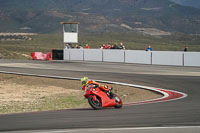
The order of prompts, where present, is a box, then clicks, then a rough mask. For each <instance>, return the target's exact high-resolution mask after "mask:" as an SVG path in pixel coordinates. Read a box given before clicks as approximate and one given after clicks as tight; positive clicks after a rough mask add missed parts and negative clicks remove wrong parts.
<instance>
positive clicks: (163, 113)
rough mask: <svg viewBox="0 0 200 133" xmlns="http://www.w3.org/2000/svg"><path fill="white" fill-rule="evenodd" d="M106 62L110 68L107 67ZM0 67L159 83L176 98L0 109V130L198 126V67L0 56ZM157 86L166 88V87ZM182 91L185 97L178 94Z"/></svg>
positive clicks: (31, 71)
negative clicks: (115, 105)
mask: <svg viewBox="0 0 200 133" xmlns="http://www.w3.org/2000/svg"><path fill="white" fill-rule="evenodd" d="M1 65H2V66H1ZM12 65H13V66H12ZM83 68H84V69H83ZM85 68H87V69H85ZM105 68H108V69H109V68H110V70H109V72H107V70H105ZM111 68H112V69H111ZM147 69H148V71H147ZM0 70H1V71H9V72H19V73H30V74H40V75H53V76H63V77H64V76H67V77H76V78H80V77H83V76H88V77H91V78H92V79H104V80H106V81H117V82H123V83H127V84H132V83H134V84H140V85H141V84H142V85H145V86H156V87H152V88H157V87H158V88H157V90H158V91H163V92H165V93H167V94H168V97H165V98H164V100H169V99H170V98H176V99H179V100H175V101H174V100H173V101H169V102H160V101H159V103H155V104H142V105H140V106H134V104H132V105H133V106H126V107H123V108H122V109H119V110H116V109H104V110H101V111H94V110H91V109H82V110H61V111H51V112H36V113H25V114H10V115H0V131H22V130H25V131H33V130H48V131H50V130H52V129H54V130H55V129H73V130H74V129H88V128H106V129H107V128H139V127H163V128H164V127H179V126H180V127H184V128H185V127H189V126H191V127H195V128H192V130H193V131H194V132H195V133H196V132H198V131H199V128H198V126H199V125H200V116H199V114H200V105H199V102H200V99H199V94H200V90H199V84H200V82H199V81H200V76H199V73H200V68H194V67H170V66H149V65H135V64H120V63H82V62H65V63H63V62H42V61H41V62H33V61H19V60H16V61H15V60H12V61H10V60H0ZM149 71H151V73H149ZM165 73H166V74H165ZM159 88H167V89H170V90H163V89H159ZM179 92H184V93H179ZM185 93H187V94H188V97H186V96H187V95H185ZM181 97H185V98H184V99H180V98H181ZM154 102H155V101H154ZM156 102H157V101H156ZM145 103H146V102H145ZM190 129H191V128H190ZM194 129H195V130H194ZM170 130H171V129H170ZM174 131H175V129H174ZM185 131H186V130H185ZM166 132H167V131H166Z"/></svg>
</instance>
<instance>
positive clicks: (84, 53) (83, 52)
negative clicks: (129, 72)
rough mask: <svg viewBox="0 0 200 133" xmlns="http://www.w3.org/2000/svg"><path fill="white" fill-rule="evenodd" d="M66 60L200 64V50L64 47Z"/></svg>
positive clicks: (177, 64) (179, 64) (176, 64)
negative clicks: (150, 50) (151, 50)
mask: <svg viewBox="0 0 200 133" xmlns="http://www.w3.org/2000/svg"><path fill="white" fill-rule="evenodd" d="M64 60H66V61H98V62H120V63H136V64H153V65H173V66H200V52H175V51H153V52H149V51H148V52H146V51H141V50H102V49H64Z"/></svg>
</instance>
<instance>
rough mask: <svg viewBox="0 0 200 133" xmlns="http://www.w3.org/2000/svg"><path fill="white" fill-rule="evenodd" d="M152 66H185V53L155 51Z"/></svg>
mask: <svg viewBox="0 0 200 133" xmlns="http://www.w3.org/2000/svg"><path fill="white" fill-rule="evenodd" d="M152 64H155V65H175V66H183V52H170V51H153V52H152Z"/></svg>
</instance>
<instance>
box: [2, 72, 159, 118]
mask: <svg viewBox="0 0 200 133" xmlns="http://www.w3.org/2000/svg"><path fill="white" fill-rule="evenodd" d="M112 86H113V88H114V92H115V93H116V94H118V95H119V96H120V97H121V98H122V100H123V102H124V103H130V102H136V101H143V100H149V99H154V98H158V97H161V95H159V94H156V93H153V92H151V91H147V90H143V89H137V88H133V87H126V86H119V85H112ZM82 107H89V104H88V103H87V100H86V99H85V98H84V97H83V92H82V90H81V84H80V81H75V80H63V79H51V78H41V77H31V76H20V75H10V74H1V73H0V114H7V113H21V112H34V111H47V110H60V109H71V108H82Z"/></svg>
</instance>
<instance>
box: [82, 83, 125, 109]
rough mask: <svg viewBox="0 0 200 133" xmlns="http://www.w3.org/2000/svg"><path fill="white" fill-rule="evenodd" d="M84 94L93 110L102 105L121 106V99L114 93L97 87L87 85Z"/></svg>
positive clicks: (100, 107)
mask: <svg viewBox="0 0 200 133" xmlns="http://www.w3.org/2000/svg"><path fill="white" fill-rule="evenodd" d="M84 96H85V97H86V98H87V99H88V103H89V104H90V106H91V107H92V108H93V109H95V110H100V109H102V108H104V107H115V108H121V107H122V100H121V99H120V98H119V96H117V95H116V94H113V95H112V96H111V95H109V94H108V93H106V92H104V91H103V90H101V89H100V88H99V87H97V88H93V86H92V85H89V86H88V87H86V88H85V93H84Z"/></svg>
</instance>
